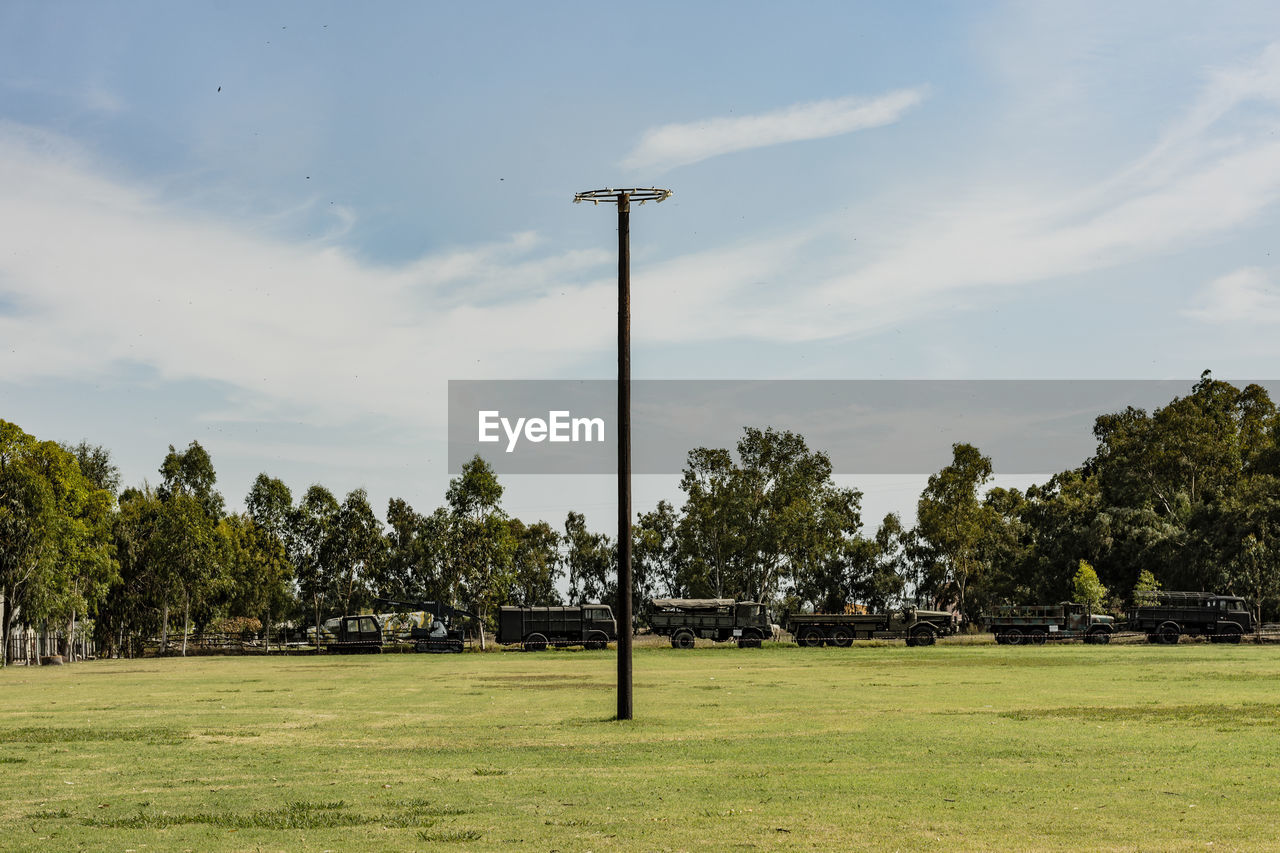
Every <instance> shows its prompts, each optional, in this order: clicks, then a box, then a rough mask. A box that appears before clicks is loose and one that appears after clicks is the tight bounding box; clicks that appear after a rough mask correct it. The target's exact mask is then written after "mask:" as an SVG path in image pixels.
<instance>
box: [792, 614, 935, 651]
mask: <svg viewBox="0 0 1280 853" xmlns="http://www.w3.org/2000/svg"><path fill="white" fill-rule="evenodd" d="M783 627H784V628H785V629H786V630H787V631H789V632H790V633H791V635H792V636H794V637H795V638H796V645H798V646H801V647H805V648H816V647H818V646H823V645H829V646H837V647H839V648H847V647H849V646H850V645H852V644H853V641H854V640H872V639H882V640H891V639H898V638H901V639H903V640H906V642H907V645H908V646H932V645H933V644H934V642H935V641H936V640H937V639H938V637H946V636H950V635H951V634H954V633H955V632H956V628H957V622H956V616H955V614H954V613H949V612H947V611H945V610H920V609H918V608H915V607H904V608H902V609H901V610H895V611H891V612H888V613H788V614H787V615H786V617H785V619H784V620H783Z"/></svg>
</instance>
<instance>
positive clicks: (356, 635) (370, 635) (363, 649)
mask: <svg viewBox="0 0 1280 853" xmlns="http://www.w3.org/2000/svg"><path fill="white" fill-rule="evenodd" d="M326 649H327V650H328V651H330V652H337V653H338V654H342V655H376V654H379V653H381V652H382V623H381V622H379V621H378V617H376V616H373V615H366V616H343V617H341V618H339V620H338V633H337V636H336V637H335V638H334V640H333V641H332V642H330V643H328V644H327V645H326Z"/></svg>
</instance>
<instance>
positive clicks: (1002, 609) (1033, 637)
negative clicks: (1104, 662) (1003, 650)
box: [983, 601, 1116, 646]
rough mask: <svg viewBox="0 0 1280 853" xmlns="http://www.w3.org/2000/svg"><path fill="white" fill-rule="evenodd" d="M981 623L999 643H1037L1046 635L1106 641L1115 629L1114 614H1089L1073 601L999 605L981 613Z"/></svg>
mask: <svg viewBox="0 0 1280 853" xmlns="http://www.w3.org/2000/svg"><path fill="white" fill-rule="evenodd" d="M983 622H984V623H985V624H986V630H988V631H990V632H991V633H992V634H994V635H995V637H996V643H998V644H999V645H1002V646H1021V645H1035V646H1038V645H1042V644H1043V643H1044V642H1045V641H1046V640H1048V639H1050V638H1052V639H1054V640H1084V641H1085V642H1086V643H1097V644H1101V643H1109V642H1111V635H1112V634H1113V633H1115V630H1116V620H1115V617H1113V616H1104V615H1102V614H1099V613H1089V612H1088V611H1086V609H1085V606H1084V605H1083V604H1077V603H1075V602H1073V601H1063V602H1061V603H1060V604H1033V605H1001V606H998V607H995V608H994V609H992V610H991V611H990V612H989V613H985V614H983Z"/></svg>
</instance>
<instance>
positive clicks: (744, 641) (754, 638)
mask: <svg viewBox="0 0 1280 853" xmlns="http://www.w3.org/2000/svg"><path fill="white" fill-rule="evenodd" d="M761 639H762V638H761V636H760V632H759V631H743V632H742V636H741V637H739V638H738V648H740V649H758V648H760V641H761Z"/></svg>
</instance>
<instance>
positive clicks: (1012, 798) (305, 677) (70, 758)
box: [0, 644, 1280, 853]
mask: <svg viewBox="0 0 1280 853" xmlns="http://www.w3.org/2000/svg"><path fill="white" fill-rule="evenodd" d="M614 667H615V658H614V653H613V652H612V651H609V652H581V651H579V652H572V651H562V652H548V653H543V654H537V655H533V654H521V653H518V652H508V653H501V654H467V655H461V656H447V655H446V656H434V655H383V656H378V657H348V658H329V659H326V658H319V659H312V658H305V657H296V658H273V659H261V658H189V659H185V660H183V659H165V660H138V661H99V662H92V663H81V664H76V665H74V666H66V667H61V668H57V667H44V668H34V669H28V668H17V669H13V668H11V669H9V670H6V671H3V672H0V849H2V850H31V849H40V850H75V849H80V848H83V849H100V850H116V851H125V850H133V851H137V853H144V851H146V853H154V851H157V850H194V851H204V850H333V851H339V850H341V851H355V850H362V851H363V850H430V849H455V848H456V849H464V850H472V849H474V850H495V849H519V850H564V851H582V850H592V851H603V850H704V849H715V850H774V849H787V850H802V849H803V850H836V849H872V850H894V849H902V850H915V849H923V850H929V849H950V850H955V849H960V850H989V849H1010V850H1035V849H1068V848H1073V849H1113V850H1172V849H1181V850H1224V849H1225V850H1234V849H1257V850H1264V849H1265V850H1275V849H1280V646H1254V645H1242V646H1209V645H1204V644H1199V645H1187V644H1184V645H1180V646H1177V647H1173V648H1164V647H1150V646H1145V645H1137V646H1107V647H1094V646H1084V645H1068V646H1061V647H1053V646H1049V647H1043V648H1005V647H996V646H989V645H988V646H946V645H940V646H935V647H933V648H924V649H907V648H903V647H892V646H881V647H873V648H856V649H847V650H842V649H821V650H809V649H798V648H795V647H792V646H766V647H765V648H763V649H758V650H739V649H735V648H722V649H720V648H717V649H705V650H703V649H699V650H695V651H692V652H677V651H675V650H671V649H661V648H643V649H637V652H636V657H635V685H636V702H635V712H636V719H635V720H634V721H633V722H628V723H619V722H616V721H613V720H611V719H610V718H611V717H612V715H613V712H614V708H615V694H614V687H613V677H614Z"/></svg>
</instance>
